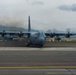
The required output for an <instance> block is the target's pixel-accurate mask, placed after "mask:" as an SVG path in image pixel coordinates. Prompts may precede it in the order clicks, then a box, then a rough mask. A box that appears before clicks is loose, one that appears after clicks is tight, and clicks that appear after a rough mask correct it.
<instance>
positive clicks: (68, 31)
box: [65, 29, 70, 38]
mask: <svg viewBox="0 0 76 75" xmlns="http://www.w3.org/2000/svg"><path fill="white" fill-rule="evenodd" d="M65 37H66V38H70V29H67V34H66V35H65Z"/></svg>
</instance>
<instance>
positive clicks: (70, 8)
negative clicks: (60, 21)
mask: <svg viewBox="0 0 76 75" xmlns="http://www.w3.org/2000/svg"><path fill="white" fill-rule="evenodd" d="M58 9H60V10H65V11H74V12H75V11H76V4H72V5H61V6H59V7H58Z"/></svg>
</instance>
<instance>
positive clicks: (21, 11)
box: [0, 0, 76, 30]
mask: <svg viewBox="0 0 76 75" xmlns="http://www.w3.org/2000/svg"><path fill="white" fill-rule="evenodd" d="M28 15H30V16H31V25H32V28H33V29H39V30H48V29H51V30H53V29H57V30H65V29H67V28H71V29H76V0H0V23H1V24H3V25H6V24H7V25H14V26H21V27H25V28H27V23H28V22H27V20H28Z"/></svg>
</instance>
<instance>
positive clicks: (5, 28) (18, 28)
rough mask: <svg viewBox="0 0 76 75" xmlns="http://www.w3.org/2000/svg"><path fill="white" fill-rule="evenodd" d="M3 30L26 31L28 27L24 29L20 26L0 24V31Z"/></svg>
mask: <svg viewBox="0 0 76 75" xmlns="http://www.w3.org/2000/svg"><path fill="white" fill-rule="evenodd" d="M3 30H5V31H28V29H25V28H22V27H15V26H3V25H0V31H3ZM32 31H38V30H34V29H32Z"/></svg>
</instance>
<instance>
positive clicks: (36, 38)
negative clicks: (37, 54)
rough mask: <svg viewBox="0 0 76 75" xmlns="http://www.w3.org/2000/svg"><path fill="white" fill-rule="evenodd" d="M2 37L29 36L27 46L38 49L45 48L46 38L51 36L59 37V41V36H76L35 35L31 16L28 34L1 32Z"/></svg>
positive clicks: (62, 34)
mask: <svg viewBox="0 0 76 75" xmlns="http://www.w3.org/2000/svg"><path fill="white" fill-rule="evenodd" d="M0 35H1V36H2V37H4V36H5V35H10V36H12V35H17V36H19V37H22V36H24V35H27V41H26V46H30V45H33V46H37V47H43V45H44V44H45V41H46V37H47V36H49V37H55V36H56V37H58V39H59V36H65V37H67V38H69V37H70V36H72V35H76V34H75V33H69V32H68V33H50V32H46V33H45V32H42V31H38V32H35V33H33V32H32V31H31V24H30V16H28V32H22V31H20V32H5V31H3V32H0Z"/></svg>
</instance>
